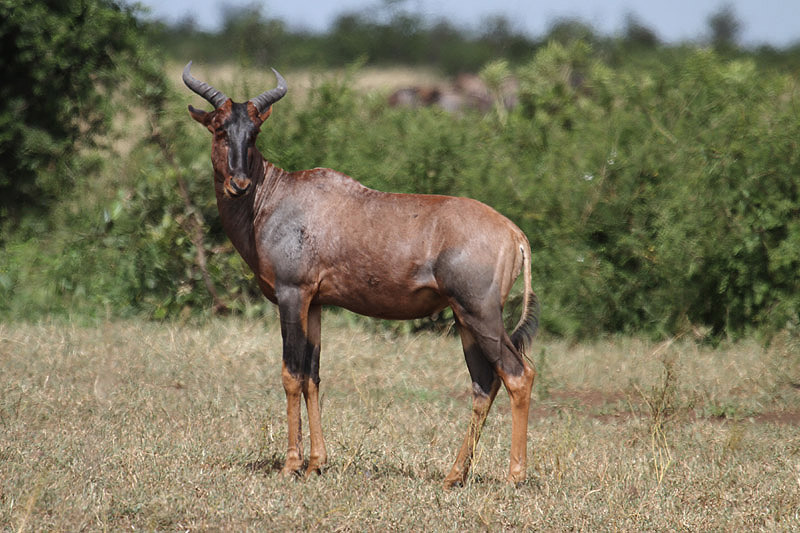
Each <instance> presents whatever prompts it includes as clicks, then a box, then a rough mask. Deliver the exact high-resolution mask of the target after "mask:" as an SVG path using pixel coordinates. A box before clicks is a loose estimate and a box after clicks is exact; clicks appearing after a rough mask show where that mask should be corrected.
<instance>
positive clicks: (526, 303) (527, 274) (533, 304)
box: [511, 241, 540, 354]
mask: <svg viewBox="0 0 800 533" xmlns="http://www.w3.org/2000/svg"><path fill="white" fill-rule="evenodd" d="M519 250H520V252H521V253H522V272H523V279H524V281H525V289H524V291H525V292H524V293H523V295H522V316H520V318H519V323H518V324H517V327H515V328H514V331H513V332H512V333H511V343H512V344H513V345H514V347H515V348H516V349H517V350H519V351H520V352H521V353H522V354H527V352H528V348H530V345H531V342H532V341H533V338H534V337H535V336H536V332H537V331H538V330H539V310H540V308H539V298H538V297H537V296H536V293H534V292H533V290H532V289H531V247H530V245H529V244H528V243H527V241H525V243H524V244H520V246H519Z"/></svg>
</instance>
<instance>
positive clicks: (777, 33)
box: [130, 0, 800, 47]
mask: <svg viewBox="0 0 800 533" xmlns="http://www.w3.org/2000/svg"><path fill="white" fill-rule="evenodd" d="M136 1H137V2H138V3H139V4H140V5H141V6H144V7H146V8H147V9H149V11H150V16H151V17H152V18H158V19H161V20H166V21H168V22H177V21H179V20H181V19H184V18H186V17H192V18H193V19H194V20H195V22H196V23H197V24H198V25H199V26H200V27H202V28H205V29H217V27H216V24H218V21H219V20H220V19H221V13H222V8H223V6H224V5H228V6H251V5H258V6H261V13H262V14H263V15H264V16H265V17H267V18H274V19H280V20H282V21H284V22H285V23H286V24H287V25H288V26H289V27H290V28H292V29H307V30H312V31H319V32H322V31H325V30H327V29H328V28H329V27H330V25H331V23H332V22H333V21H334V20H335V18H336V17H337V16H338V15H340V14H342V13H345V12H348V13H352V12H366V11H370V10H372V11H375V9H376V8H378V7H380V6H384V5H386V4H387V3H390V2H391V3H393V4H396V5H399V6H402V7H403V8H404V9H405V10H406V11H410V12H412V13H417V14H423V15H425V16H426V17H428V18H429V19H431V20H439V19H442V18H445V19H448V20H449V21H451V22H452V23H454V24H455V25H457V26H458V27H461V28H465V29H473V30H479V29H480V23H481V21H483V20H485V19H486V18H487V17H491V16H497V15H501V16H504V17H505V18H507V19H508V20H509V21H510V22H511V23H512V26H513V27H514V29H516V30H519V31H522V32H524V33H526V34H528V35H529V36H531V37H534V38H535V37H539V36H542V35H544V34H545V33H547V30H548V28H549V26H550V25H551V24H552V23H553V21H555V20H558V19H559V18H565V17H569V18H577V19H579V20H581V21H583V22H587V23H590V24H591V25H592V26H593V27H594V28H595V29H596V30H598V31H599V32H601V33H603V34H607V35H613V34H615V33H618V32H620V31H622V30H623V29H624V27H625V21H626V19H627V17H628V16H629V15H633V16H634V17H635V19H636V20H637V21H638V22H640V23H641V24H643V25H645V26H646V27H648V28H650V29H651V30H653V31H654V32H655V33H656V35H658V37H659V38H660V39H661V40H663V41H666V42H679V41H687V40H697V39H702V38H703V37H705V36H707V35H708V23H707V22H708V17H709V16H710V15H712V14H714V13H716V12H718V11H719V10H720V9H721V8H722V7H723V6H725V5H728V6H730V7H731V8H732V9H733V12H734V14H735V15H736V17H737V19H738V20H739V21H740V22H741V23H742V28H741V33H740V43H741V44H744V45H746V46H759V45H764V44H767V45H772V46H776V47H783V46H787V45H792V44H798V43H800V0H669V1H659V0H489V1H487V0H284V1H282V2H276V1H271V0H136ZM130 3H134V0H130Z"/></svg>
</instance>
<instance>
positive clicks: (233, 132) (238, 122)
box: [217, 103, 260, 197]
mask: <svg viewBox="0 0 800 533" xmlns="http://www.w3.org/2000/svg"><path fill="white" fill-rule="evenodd" d="M259 126H260V123H259V124H256V123H255V122H254V121H253V119H252V118H251V117H250V114H249V113H248V111H247V104H237V103H233V105H232V107H231V113H230V116H228V118H227V119H226V120H225V121H224V122H223V124H222V127H221V128H220V129H219V130H217V132H218V134H219V133H221V135H220V137H221V140H222V142H223V143H224V144H226V145H227V152H228V157H227V168H226V169H225V170H226V172H224V173H223V175H224V176H225V192H226V193H227V194H228V195H230V196H232V197H237V196H241V195H243V194H245V193H246V192H247V191H248V190H249V189H250V185H251V184H252V182H251V181H250V178H249V172H248V170H249V169H250V159H251V154H252V151H253V150H254V149H255V144H256V137H257V136H258V132H259Z"/></svg>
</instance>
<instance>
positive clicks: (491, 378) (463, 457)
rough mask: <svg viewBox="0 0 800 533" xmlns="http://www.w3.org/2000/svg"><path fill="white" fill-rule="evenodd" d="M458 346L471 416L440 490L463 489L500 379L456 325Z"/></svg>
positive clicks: (470, 337) (476, 346)
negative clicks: (469, 382)
mask: <svg viewBox="0 0 800 533" xmlns="http://www.w3.org/2000/svg"><path fill="white" fill-rule="evenodd" d="M459 334H460V335H461V344H462V346H463V347H464V357H465V358H466V360H467V368H468V369H469V375H470V378H471V379H472V415H471V416H470V420H469V428H468V429H467V435H466V436H465V437H464V442H463V443H462V444H461V449H460V450H459V452H458V456H457V457H456V461H455V463H454V464H453V467H452V468H451V469H450V473H449V474H447V477H446V478H445V479H444V487H445V488H452V487H455V486H463V485H464V484H465V483H466V481H467V473H468V472H469V467H470V465H471V463H472V456H473V454H474V453H475V447H476V446H477V445H478V439H480V437H481V431H482V430H483V425H484V423H485V422H486V416H487V415H488V414H489V409H490V408H491V407H492V402H493V401H494V398H495V396H497V391H498V390H499V389H500V378H499V377H498V375H497V373H496V372H495V371H494V368H492V365H491V364H489V361H488V360H487V359H486V358H485V357H484V356H483V353H481V350H480V347H479V346H478V344H477V343H476V342H475V338H474V337H473V336H472V334H471V333H470V332H469V330H467V329H465V328H463V327H461V326H460V325H459Z"/></svg>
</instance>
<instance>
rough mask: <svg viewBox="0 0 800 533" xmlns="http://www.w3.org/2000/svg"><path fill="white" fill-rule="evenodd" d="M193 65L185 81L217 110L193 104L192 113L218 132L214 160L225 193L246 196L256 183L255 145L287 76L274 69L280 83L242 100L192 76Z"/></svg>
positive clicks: (189, 65) (186, 69)
mask: <svg viewBox="0 0 800 533" xmlns="http://www.w3.org/2000/svg"><path fill="white" fill-rule="evenodd" d="M191 68H192V62H191V61H189V63H187V64H186V66H185V67H184V68H183V75H182V78H183V82H184V83H185V84H186V86H187V87H188V88H189V89H191V90H192V91H193V92H194V93H196V94H198V95H200V96H202V97H203V98H204V99H205V100H206V101H208V103H210V104H211V105H213V106H214V111H211V112H210V113H209V112H206V111H202V110H199V109H195V108H194V107H192V106H189V114H190V115H191V116H192V118H193V119H195V120H196V121H197V122H199V123H201V124H203V125H204V126H205V127H206V128H208V130H209V131H210V132H211V133H213V134H214V142H213V145H212V147H211V160H212V163H213V165H214V171H215V174H216V175H217V176H221V177H222V178H223V184H222V187H223V192H224V194H225V195H226V196H228V197H231V198H235V197H237V196H242V195H243V194H246V193H247V191H248V190H249V189H250V186H251V185H252V181H251V172H250V171H251V170H252V169H251V166H252V163H253V161H255V159H254V158H255V157H256V154H257V153H258V152H257V151H256V147H255V146H256V137H257V136H258V132H259V128H260V127H261V124H263V123H264V121H265V120H267V117H269V115H270V113H272V104H274V103H275V102H277V101H278V100H280V99H281V98H283V97H284V95H285V94H286V91H287V90H288V86H287V85H286V80H285V79H283V76H281V75H280V74H279V73H278V71H277V70H275V69H272V72H273V73H275V78H276V79H277V81H278V86H277V87H275V88H274V89H270V90H268V91H264V92H263V93H261V94H259V95H258V96H256V97H255V98H251V99H250V100H248V101H247V102H246V103H242V104H239V103H236V102H234V101H233V100H231V99H230V98H228V97H227V96H225V93H223V92H222V91H220V90H218V89H215V88H214V87H212V86H211V85H209V84H207V83H206V82H204V81H200V80H198V79H197V78H195V77H194V76H192V74H191ZM258 157H259V158H260V157H261V156H260V154H258Z"/></svg>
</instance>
